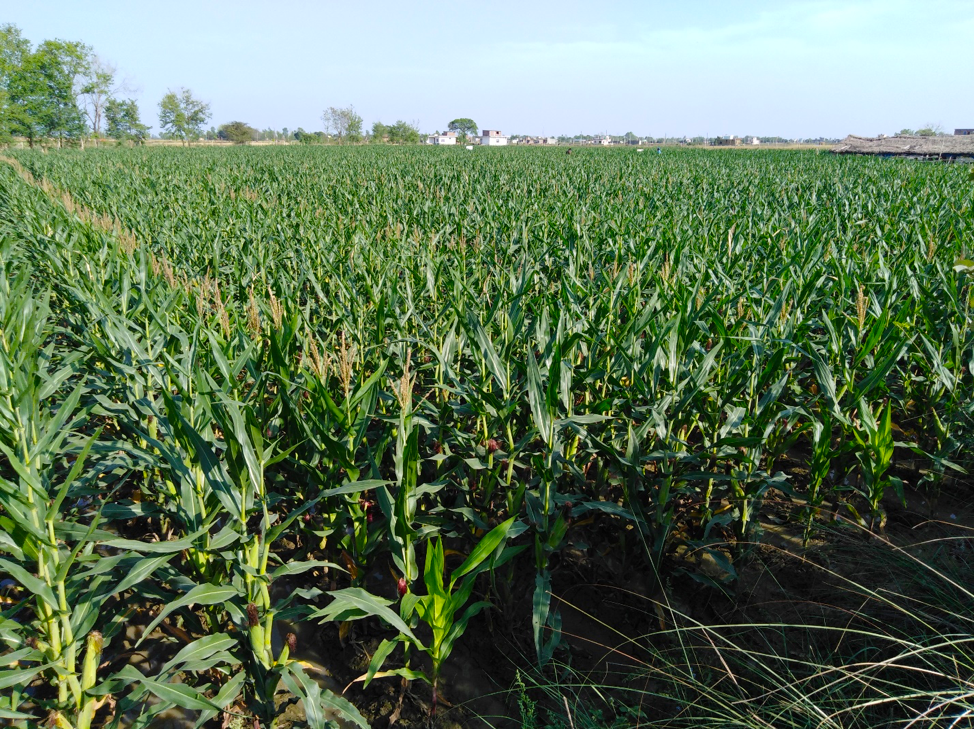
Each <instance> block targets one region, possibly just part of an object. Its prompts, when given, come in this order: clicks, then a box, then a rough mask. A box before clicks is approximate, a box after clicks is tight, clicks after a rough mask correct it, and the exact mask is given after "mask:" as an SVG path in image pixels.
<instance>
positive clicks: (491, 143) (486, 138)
mask: <svg viewBox="0 0 974 729" xmlns="http://www.w3.org/2000/svg"><path fill="white" fill-rule="evenodd" d="M480 143H481V144H483V145H486V146H488V147H505V146H507V137H505V136H504V135H503V134H501V133H500V132H499V131H497V130H496V129H484V130H483V131H481V132H480Z"/></svg>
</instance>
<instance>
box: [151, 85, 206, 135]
mask: <svg viewBox="0 0 974 729" xmlns="http://www.w3.org/2000/svg"><path fill="white" fill-rule="evenodd" d="M210 116H212V115H211V114H210V105H209V104H206V103H204V102H202V101H200V100H199V99H197V98H196V97H194V96H193V93H192V92H191V91H190V90H189V89H180V91H179V93H178V94H177V93H176V92H174V91H170V92H169V93H168V94H166V95H165V96H163V97H162V101H160V102H159V126H160V127H161V129H162V131H163V132H164V133H165V134H166V135H168V136H170V137H172V138H173V139H181V140H183V142H186V143H189V141H190V140H192V139H198V138H199V137H201V136H202V135H203V125H204V124H206V122H207V121H209V119H210Z"/></svg>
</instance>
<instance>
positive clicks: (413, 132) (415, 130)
mask: <svg viewBox="0 0 974 729" xmlns="http://www.w3.org/2000/svg"><path fill="white" fill-rule="evenodd" d="M386 134H387V135H388V137H389V141H390V142H391V143H392V144H418V143H419V127H417V126H415V125H413V124H408V123H407V122H404V121H403V120H402V119H400V120H399V121H397V122H396V123H395V124H393V125H392V126H391V127H387V131H386Z"/></svg>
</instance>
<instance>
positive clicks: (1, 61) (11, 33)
mask: <svg viewBox="0 0 974 729" xmlns="http://www.w3.org/2000/svg"><path fill="white" fill-rule="evenodd" d="M29 54H30V42H29V41H28V40H27V39H26V38H24V37H23V35H21V33H20V29H19V28H18V27H17V26H16V25H11V24H6V25H0V140H2V141H6V140H8V139H9V138H10V134H11V131H12V129H13V115H14V113H15V112H16V110H17V108H16V106H15V105H14V104H13V103H12V102H11V99H10V84H11V81H12V79H13V77H14V75H15V74H16V73H17V72H18V71H19V69H20V68H21V66H23V63H24V58H26V57H27V56H28V55H29Z"/></svg>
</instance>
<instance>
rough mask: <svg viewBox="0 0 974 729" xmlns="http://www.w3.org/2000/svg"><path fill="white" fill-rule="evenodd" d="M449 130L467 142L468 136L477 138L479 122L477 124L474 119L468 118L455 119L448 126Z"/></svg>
mask: <svg viewBox="0 0 974 729" xmlns="http://www.w3.org/2000/svg"><path fill="white" fill-rule="evenodd" d="M447 129H449V130H450V131H451V132H456V133H457V135H458V136H459V137H460V138H461V139H463V140H465V139H466V138H467V136H471V137H476V136H477V122H475V121H474V120H473V119H467V118H466V117H464V118H461V119H454V120H453V121H451V122H450V123H449V124H448V125H447Z"/></svg>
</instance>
